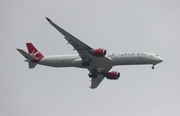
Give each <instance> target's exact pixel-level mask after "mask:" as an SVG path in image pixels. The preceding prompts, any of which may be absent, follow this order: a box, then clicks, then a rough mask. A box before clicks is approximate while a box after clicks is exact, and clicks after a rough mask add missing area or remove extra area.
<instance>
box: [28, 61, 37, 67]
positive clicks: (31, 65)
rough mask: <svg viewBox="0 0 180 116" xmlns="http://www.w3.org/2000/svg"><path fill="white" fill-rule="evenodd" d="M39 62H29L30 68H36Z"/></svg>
mask: <svg viewBox="0 0 180 116" xmlns="http://www.w3.org/2000/svg"><path fill="white" fill-rule="evenodd" d="M36 65H37V64H36V63H33V62H29V68H34V67H35V66H36Z"/></svg>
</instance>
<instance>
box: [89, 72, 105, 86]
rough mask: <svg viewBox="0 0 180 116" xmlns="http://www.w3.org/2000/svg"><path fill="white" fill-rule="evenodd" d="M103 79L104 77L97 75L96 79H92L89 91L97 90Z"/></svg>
mask: <svg viewBox="0 0 180 116" xmlns="http://www.w3.org/2000/svg"><path fill="white" fill-rule="evenodd" d="M103 79H104V75H102V74H98V75H97V77H96V78H92V80H91V81H92V82H91V86H90V87H89V88H91V89H95V88H97V87H98V85H99V84H100V83H101V82H102V80H103Z"/></svg>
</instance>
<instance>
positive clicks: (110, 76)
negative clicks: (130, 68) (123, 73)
mask: <svg viewBox="0 0 180 116" xmlns="http://www.w3.org/2000/svg"><path fill="white" fill-rule="evenodd" d="M119 77H120V73H119V72H117V71H113V72H108V73H107V74H106V78H107V79H111V80H116V79H119Z"/></svg>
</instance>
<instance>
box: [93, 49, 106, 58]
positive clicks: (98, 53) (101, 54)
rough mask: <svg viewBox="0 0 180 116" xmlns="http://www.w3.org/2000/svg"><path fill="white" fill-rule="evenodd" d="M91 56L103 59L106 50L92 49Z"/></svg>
mask: <svg viewBox="0 0 180 116" xmlns="http://www.w3.org/2000/svg"><path fill="white" fill-rule="evenodd" d="M91 54H92V55H93V56H96V57H104V56H105V55H106V50H105V49H102V48H99V49H94V50H92V51H91Z"/></svg>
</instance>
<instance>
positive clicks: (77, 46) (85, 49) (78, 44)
mask: <svg viewBox="0 0 180 116" xmlns="http://www.w3.org/2000/svg"><path fill="white" fill-rule="evenodd" d="M46 19H47V20H48V22H49V23H50V24H51V25H52V26H53V27H54V28H56V29H57V30H58V31H59V32H60V33H61V34H62V35H64V38H65V39H66V40H67V41H68V43H69V44H71V45H72V46H73V47H74V50H76V51H77V52H78V53H79V55H80V57H81V59H82V60H83V61H84V60H85V59H87V58H90V57H92V55H91V54H90V51H91V50H92V48H91V47H89V46H88V45H86V44H85V43H83V42H82V41H80V40H78V39H77V38H76V37H74V36H73V35H71V34H70V33H68V32H66V31H65V30H64V29H62V28H61V27H59V26H58V25H56V24H55V23H54V22H52V21H51V20H50V19H49V18H47V17H46Z"/></svg>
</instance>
